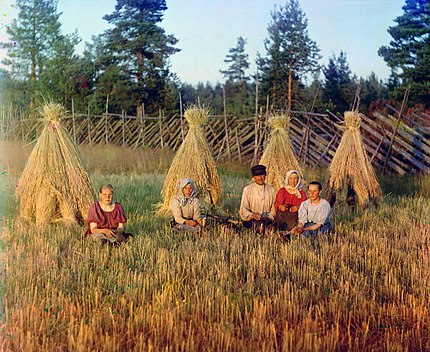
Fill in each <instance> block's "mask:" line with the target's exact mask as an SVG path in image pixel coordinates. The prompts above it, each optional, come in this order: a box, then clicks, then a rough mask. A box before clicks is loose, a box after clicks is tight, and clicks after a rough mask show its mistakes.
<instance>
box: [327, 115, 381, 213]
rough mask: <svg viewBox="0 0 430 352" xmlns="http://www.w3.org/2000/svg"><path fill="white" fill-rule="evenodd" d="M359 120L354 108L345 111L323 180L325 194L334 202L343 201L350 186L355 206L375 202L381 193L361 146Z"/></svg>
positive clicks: (346, 197)
mask: <svg viewBox="0 0 430 352" xmlns="http://www.w3.org/2000/svg"><path fill="white" fill-rule="evenodd" d="M360 123H361V117H360V114H359V113H358V112H357V111H347V112H345V127H344V128H345V131H344V133H343V136H342V139H341V141H340V143H339V146H338V148H337V150H336V154H335V156H334V158H333V160H332V161H331V163H330V166H329V169H328V172H329V173H328V177H327V181H326V184H327V192H328V195H329V197H331V198H333V197H335V199H336V203H342V202H343V203H345V202H346V201H347V199H348V196H349V194H348V193H349V192H350V191H351V190H353V191H354V193H355V195H356V198H357V201H358V205H359V206H365V205H367V204H368V203H372V202H373V203H376V202H378V201H379V198H380V196H381V188H380V186H379V183H378V180H377V178H376V174H375V171H374V169H373V167H372V165H371V163H370V160H369V157H368V156H367V153H366V150H365V149H364V144H363V139H362V137H361V133H360Z"/></svg>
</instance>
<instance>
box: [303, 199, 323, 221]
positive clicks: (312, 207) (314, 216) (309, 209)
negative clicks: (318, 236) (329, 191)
mask: <svg viewBox="0 0 430 352" xmlns="http://www.w3.org/2000/svg"><path fill="white" fill-rule="evenodd" d="M330 215H331V206H330V203H329V202H327V200H325V199H321V200H320V202H319V203H318V204H312V203H311V200H310V199H307V200H305V201H304V202H303V203H302V204H300V208H299V221H300V222H301V223H302V224H306V223H308V222H313V223H314V224H320V225H325V224H327V223H329V222H330Z"/></svg>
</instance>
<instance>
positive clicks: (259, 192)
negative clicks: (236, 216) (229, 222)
mask: <svg viewBox="0 0 430 352" xmlns="http://www.w3.org/2000/svg"><path fill="white" fill-rule="evenodd" d="M251 173H252V179H253V180H252V182H251V183H250V184H248V185H247V186H245V188H244V189H243V193H242V200H241V203H240V211H239V212H240V217H241V219H242V221H243V226H244V227H245V228H252V229H253V230H254V231H255V232H257V233H260V234H264V232H265V229H266V227H267V226H270V224H271V223H272V221H273V219H274V217H275V215H276V210H275V198H276V191H275V189H274V188H273V187H272V186H270V185H268V184H266V167H265V166H264V165H255V166H253V167H252V168H251Z"/></svg>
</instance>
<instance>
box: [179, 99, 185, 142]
mask: <svg viewBox="0 0 430 352" xmlns="http://www.w3.org/2000/svg"><path fill="white" fill-rule="evenodd" d="M179 113H180V115H181V116H180V117H181V137H182V142H183V141H184V138H185V134H184V111H183V107H182V95H181V92H179Z"/></svg>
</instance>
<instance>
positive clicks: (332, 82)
mask: <svg viewBox="0 0 430 352" xmlns="http://www.w3.org/2000/svg"><path fill="white" fill-rule="evenodd" d="M323 72H324V76H325V80H324V85H323V97H324V101H325V102H326V108H327V109H329V110H334V111H335V112H338V113H340V114H341V115H343V113H344V112H345V111H347V110H349V109H350V107H351V104H352V103H353V101H354V95H355V91H356V88H357V83H356V79H355V77H354V76H353V75H352V73H351V70H350V69H349V65H348V62H347V59H346V54H345V52H343V51H341V52H340V54H339V57H337V58H336V56H335V55H333V56H332V57H330V58H329V63H328V65H327V67H324V68H323Z"/></svg>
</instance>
